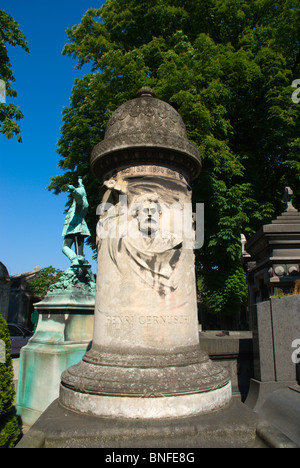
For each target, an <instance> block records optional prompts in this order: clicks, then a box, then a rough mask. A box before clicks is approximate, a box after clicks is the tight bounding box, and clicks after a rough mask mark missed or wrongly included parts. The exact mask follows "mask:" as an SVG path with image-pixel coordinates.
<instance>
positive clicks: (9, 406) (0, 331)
mask: <svg viewBox="0 0 300 468" xmlns="http://www.w3.org/2000/svg"><path fill="white" fill-rule="evenodd" d="M0 340H1V341H0V345H1V346H3V343H5V358H6V359H5V362H2V360H1V361H0V448H13V447H14V446H15V444H16V442H17V440H18V438H19V435H20V431H19V428H18V421H17V417H16V416H15V414H14V409H13V404H14V397H15V388H14V384H13V368H12V358H11V354H10V352H11V345H10V336H9V331H8V327H7V324H6V321H5V320H4V318H3V317H2V315H0Z"/></svg>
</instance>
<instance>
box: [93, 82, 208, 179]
mask: <svg viewBox="0 0 300 468" xmlns="http://www.w3.org/2000/svg"><path fill="white" fill-rule="evenodd" d="M149 150H150V151H149ZM134 161H135V162H136V164H147V163H149V162H150V163H151V164H157V165H161V166H166V167H172V166H174V168H177V170H181V171H183V172H184V173H185V174H186V175H187V176H188V177H190V178H191V179H195V178H196V177H198V175H199V173H200V169H201V158H200V154H199V150H198V149H197V147H196V146H195V145H193V144H192V143H191V142H189V141H188V140H187V136H186V129H185V126H184V123H183V121H182V118H181V117H180V115H179V114H178V112H177V111H176V110H175V109H174V108H173V107H172V106H170V105H169V104H167V103H166V102H163V101H161V100H159V99H156V98H155V94H154V92H153V91H152V90H150V89H149V88H148V89H147V88H146V89H145V88H142V90H141V92H140V93H139V95H138V97H137V98H135V99H132V100H131V101H128V102H125V103H124V104H122V105H121V106H120V107H119V108H118V109H117V110H116V111H115V112H114V113H113V115H112V117H111V118H110V120H109V122H108V125H107V129H106V133H105V139H104V140H103V141H102V142H100V143H98V145H96V146H95V148H94V149H93V152H92V156H91V166H92V171H93V172H94V174H95V175H96V177H98V178H100V179H102V180H103V179H105V178H106V174H107V172H109V171H111V170H112V169H120V168H122V167H126V166H127V167H128V166H130V165H133V164H134Z"/></svg>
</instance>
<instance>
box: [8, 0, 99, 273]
mask: <svg viewBox="0 0 300 468" xmlns="http://www.w3.org/2000/svg"><path fill="white" fill-rule="evenodd" d="M103 3H105V1H104V0H52V1H51V2H50V1H47V0H46V1H44V2H41V1H37V0H26V1H24V0H1V4H0V9H1V10H4V11H6V12H7V13H9V14H10V15H11V16H12V17H13V18H14V19H15V20H16V21H17V22H18V23H19V25H20V29H21V31H22V32H23V34H24V35H25V36H26V39H27V41H28V44H29V49H30V54H28V53H26V52H25V51H24V50H23V49H21V48H20V47H9V48H8V50H9V57H10V59H11V64H12V69H13V74H14V77H15V79H16V81H15V83H13V87H14V89H15V90H16V91H17V93H18V96H17V97H16V98H7V101H6V102H7V103H9V102H13V103H14V104H15V105H17V106H19V107H20V109H21V111H22V112H23V114H24V116H25V117H24V119H23V120H22V121H21V131H22V139H23V142H22V143H18V142H17V140H16V138H14V139H12V140H7V139H6V138H5V137H4V136H3V135H0V161H1V170H0V196H1V229H0V261H1V262H2V263H4V264H5V265H6V267H7V269H8V272H9V274H10V275H15V274H18V273H22V272H25V271H30V270H33V269H34V267H35V266H36V265H38V266H39V267H40V268H43V267H46V266H49V265H52V266H54V267H56V268H60V269H62V270H65V269H66V268H68V267H69V265H70V262H69V260H68V259H67V257H65V256H64V254H63V253H62V252H61V247H62V241H63V238H62V236H61V233H62V228H63V223H64V209H65V203H66V200H67V195H66V194H61V195H54V194H53V193H52V192H49V191H48V190H47V189H46V187H47V186H48V185H49V183H50V178H51V177H52V176H55V175H58V174H60V173H61V170H60V169H59V168H58V167H57V164H58V161H59V155H58V153H57V152H56V149H57V141H58V139H59V137H60V127H61V125H62V109H63V107H64V106H68V104H69V98H70V96H71V92H72V87H73V84H74V79H75V78H78V77H81V76H82V75H83V74H84V73H87V72H88V71H89V70H88V69H84V70H75V65H76V61H75V60H74V59H72V58H71V57H68V56H63V55H62V53H61V52H62V49H63V46H64V45H65V44H66V42H67V34H66V29H67V28H71V27H72V26H73V25H74V24H78V23H79V22H80V20H81V18H82V16H83V14H84V13H85V12H86V11H87V10H88V9H89V8H99V7H100V6H101V5H102V4H103ZM85 254H86V258H87V259H88V260H89V261H90V263H92V267H93V271H94V272H96V263H95V261H93V260H92V251H91V249H90V248H89V247H88V246H86V247H85Z"/></svg>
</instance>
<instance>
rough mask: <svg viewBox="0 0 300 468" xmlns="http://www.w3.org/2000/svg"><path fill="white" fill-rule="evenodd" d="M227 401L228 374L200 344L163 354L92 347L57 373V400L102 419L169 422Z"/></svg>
mask: <svg viewBox="0 0 300 468" xmlns="http://www.w3.org/2000/svg"><path fill="white" fill-rule="evenodd" d="M230 399H231V383H230V380H229V376H228V373H227V371H226V370H225V369H223V368H222V367H221V366H219V365H217V364H215V363H213V362H212V361H211V360H210V359H209V357H208V355H207V354H206V353H205V352H204V351H202V350H200V347H199V346H193V347H188V348H181V349H180V350H177V351H176V352H169V353H164V354H162V353H161V352H160V353H159V352H156V353H155V352H154V351H152V352H151V353H150V352H149V351H148V352H146V351H145V350H144V352H142V351H141V352H140V353H136V354H133V353H132V352H130V351H128V352H124V353H123V354H121V353H120V352H117V351H116V352H115V353H114V352H112V350H109V351H108V350H105V349H100V348H97V349H96V350H95V349H93V348H92V349H91V350H90V351H88V352H87V353H86V354H85V355H84V357H83V359H82V361H80V363H78V364H77V365H75V366H72V367H70V368H69V369H67V370H66V371H64V372H63V374H62V382H61V388H60V402H61V403H62V405H63V406H65V407H67V408H70V409H72V410H75V411H77V412H80V413H85V414H92V415H95V416H102V417H121V418H123V417H125V418H133V419H135V418H168V417H179V416H188V415H191V414H200V413H204V412H208V411H212V410H215V409H218V408H221V407H222V406H224V405H226V404H227V403H228V402H229V401H230Z"/></svg>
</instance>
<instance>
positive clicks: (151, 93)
mask: <svg viewBox="0 0 300 468" xmlns="http://www.w3.org/2000/svg"><path fill="white" fill-rule="evenodd" d="M141 96H151V97H154V98H155V97H156V94H155V92H154V91H153V89H152V88H149V86H143V87H142V88H141V89H140V90H139V91H138V92H137V94H136V97H141Z"/></svg>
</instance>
